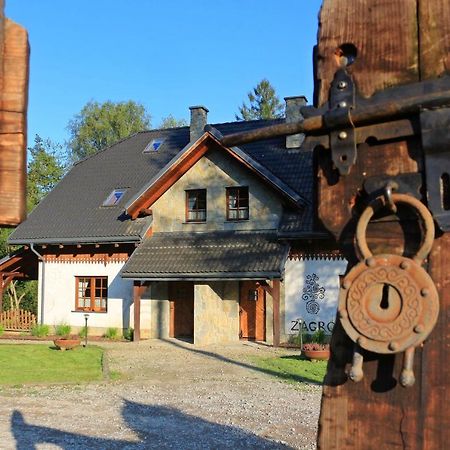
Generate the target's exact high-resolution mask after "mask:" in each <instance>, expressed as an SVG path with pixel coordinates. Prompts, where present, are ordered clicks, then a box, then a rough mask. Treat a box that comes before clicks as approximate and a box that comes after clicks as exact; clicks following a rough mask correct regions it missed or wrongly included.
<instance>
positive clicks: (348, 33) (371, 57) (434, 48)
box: [315, 0, 450, 450]
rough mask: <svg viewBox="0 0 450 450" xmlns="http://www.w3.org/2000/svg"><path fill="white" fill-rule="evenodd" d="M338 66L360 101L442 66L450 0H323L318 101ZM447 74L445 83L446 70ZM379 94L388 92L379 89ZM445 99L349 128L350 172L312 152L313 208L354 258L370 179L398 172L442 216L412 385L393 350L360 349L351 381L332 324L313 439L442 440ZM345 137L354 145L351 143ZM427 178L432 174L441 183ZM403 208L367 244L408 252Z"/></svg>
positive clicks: (449, 295)
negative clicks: (435, 306)
mask: <svg viewBox="0 0 450 450" xmlns="http://www.w3.org/2000/svg"><path fill="white" fill-rule="evenodd" d="M346 63H347V64H349V65H348V66H345V65H346ZM343 66H344V67H345V69H346V71H347V73H348V74H349V75H350V76H351V79H352V81H353V82H354V85H355V91H356V97H358V96H361V97H364V98H367V101H370V99H371V98H373V97H372V96H373V95H374V94H375V93H378V92H379V93H380V94H379V95H380V96H382V95H383V90H385V89H386V88H391V87H393V86H398V85H409V84H410V83H417V82H424V81H425V80H433V79H436V78H437V77H442V76H444V75H445V73H446V71H449V70H450V3H449V2H448V1H447V0H406V1H405V0H403V1H393V0H392V1H385V2H379V1H374V0H324V2H323V6H322V10H321V13H320V26H319V35H318V46H317V51H316V73H315V78H316V91H315V92H316V106H318V107H321V106H323V105H326V104H327V102H328V101H329V100H330V96H333V95H334V94H333V92H334V91H333V89H332V88H331V83H332V81H333V78H334V77H335V74H336V72H337V71H338V70H339V69H341V68H342V67H343ZM446 86H447V90H448V86H449V84H448V82H447V84H446ZM338 89H339V86H338ZM443 89H445V87H443ZM387 92H391V93H392V92H394V91H392V90H390V91H387ZM418 92H420V87H417V89H415V90H414V89H413V88H411V89H410V90H409V92H408V90H407V89H405V90H404V91H403V96H404V97H403V98H406V97H408V96H409V97H410V98H412V97H414V96H415V95H417V93H418ZM385 93H386V91H385ZM437 97H439V95H438V96H437ZM441 97H443V95H442V96H441ZM398 99H399V100H400V97H398ZM384 100H386V101H389V100H396V97H395V95H390V94H387V95H386V96H385V99H384ZM438 103H439V102H438ZM448 104H449V103H448V100H447V101H446V102H444V103H443V104H440V105H437V109H435V110H434V112H432V111H433V109H432V108H429V109H425V108H422V109H421V108H420V107H418V108H417V110H416V111H415V113H412V112H411V113H407V114H406V115H403V117H402V116H399V117H398V118H397V119H396V121H392V120H391V121H388V120H386V121H385V122H381V123H380V124H379V125H376V126H375V125H373V126H372V127H371V129H369V130H361V129H358V127H357V128H356V129H354V128H353V130H354V131H353V132H354V134H355V144H354V146H353V149H354V150H355V151H356V155H355V161H354V164H353V165H351V166H350V168H349V174H348V175H342V174H337V173H336V170H335V169H333V164H330V158H331V157H332V155H323V153H322V156H320V157H319V167H318V198H319V202H318V215H319V218H320V219H321V221H322V222H323V223H324V224H325V226H326V227H327V228H328V230H329V231H330V232H331V233H332V234H333V235H334V236H335V237H336V239H338V240H339V241H340V244H341V247H342V248H344V249H345V251H346V253H347V255H348V256H349V259H350V261H351V263H350V266H352V265H354V264H355V262H356V260H355V258H356V255H355V254H354V252H353V248H354V247H353V243H354V236H355V223H356V218H357V217H358V216H359V214H360V212H361V211H362V210H363V209H364V207H365V206H366V205H367V202H368V201H369V198H373V197H376V195H377V194H376V193H375V192H374V191H376V190H377V189H380V188H383V187H384V186H386V183H388V182H392V183H396V186H397V192H401V193H404V194H408V195H410V196H413V197H416V198H418V199H420V200H421V201H422V202H424V203H425V204H427V202H428V207H429V208H430V209H432V204H434V205H435V208H434V210H433V209H432V212H433V215H434V218H435V220H437V221H438V222H439V223H438V225H439V226H438V227H437V229H436V239H435V241H434V244H433V247H432V250H431V253H430V255H429V257H428V260H427V263H426V264H425V266H424V267H425V268H427V269H428V272H429V274H430V275H431V277H432V279H433V281H434V283H435V284H436V287H437V290H438V294H439V300H440V313H439V317H438V320H437V324H436V326H435V327H434V330H433V331H432V333H431V335H430V336H429V337H428V338H427V339H426V341H425V343H424V345H423V347H421V348H418V349H417V350H416V352H415V353H416V355H415V358H414V366H413V367H414V374H415V383H414V385H413V386H411V387H407V388H404V387H402V386H400V377H401V372H402V366H403V357H402V354H398V353H397V354H391V355H389V354H376V353H371V352H367V351H364V350H363V354H364V364H363V370H364V378H363V379H362V380H361V381H360V382H359V383H353V382H351V381H348V379H347V376H346V373H348V371H349V365H350V363H351V359H350V358H351V351H349V350H350V349H351V347H352V344H353V343H352V342H351V341H350V339H349V338H348V337H347V335H346V333H345V332H344V330H343V328H342V327H340V326H338V327H337V328H336V330H335V333H334V336H333V353H334V356H333V360H332V361H331V362H330V365H329V368H328V374H327V377H326V381H325V386H324V391H323V399H322V411H321V417H320V424H319V439H318V445H319V448H321V449H340V450H344V449H355V450H356V449H381V448H386V449H387V448H389V449H394V448H399V449H400V448H401V449H406V448H407V449H429V450H431V449H436V450H438V449H444V448H446V447H447V446H448V445H449V444H448V443H449V442H450V433H449V427H448V408H449V407H448V405H449V399H450V398H449V395H450V394H449V383H450V372H449V365H448V362H447V361H448V358H449V342H448V336H449V323H448V317H449V311H450V292H449V281H450V260H449V258H450V237H449V234H448V233H443V231H448V226H449V225H450V220H449V219H450V215H449V212H450V211H448V209H449V205H448V203H447V202H448V198H449V197H448V196H449V195H450V184H449V183H448V177H449V174H450V173H449V170H450V134H449V127H450V114H449V110H448V109H447V108H445V106H446V105H448ZM363 105H364V99H358V98H355V100H354V104H353V106H354V109H355V113H356V112H357V111H358V109H360V108H361V107H362V106H363ZM418 106H420V105H418ZM433 115H434V117H433ZM350 126H351V124H350ZM403 127H410V131H406V128H405V129H404V130H403V131H400V130H401V129H402V128H403ZM351 128H352V127H351ZM431 129H433V131H430V130H431ZM341 132H342V130H340V131H337V132H335V133H334V134H336V133H337V140H338V141H339V140H340V141H341V142H339V143H338V146H337V147H338V148H337V149H335V150H336V155H335V157H336V158H339V152H341V155H345V156H346V157H347V160H349V159H350V155H349V154H347V153H346V150H345V144H344V145H342V139H340V137H342V135H341V136H339V133H341ZM430 133H431V134H434V139H435V140H434V142H430V141H432V139H430V138H429V136H428V135H429V134H430ZM363 134H365V139H363V138H362V135H363ZM358 135H359V138H358ZM330 141H331V142H332V141H333V133H332V134H331V135H330ZM439 141H441V142H439ZM339 146H341V147H340V148H339ZM342 148H344V150H342ZM346 148H352V144H351V145H348V146H347V147H346ZM331 152H332V153H333V145H331ZM334 165H336V164H334ZM426 171H427V173H426ZM435 183H438V184H439V189H437V190H436V189H435V188H434V186H435ZM399 216H400V220H397V219H396V216H391V217H390V220H389V219H388V220H387V221H386V219H384V220H381V221H375V222H374V223H373V224H371V226H370V228H369V236H368V244H369V247H370V248H371V250H372V251H373V253H374V254H380V253H397V254H401V253H402V251H403V252H404V254H406V255H412V254H413V253H414V252H415V251H416V250H417V248H418V245H419V244H420V233H418V231H419V230H417V222H415V221H414V220H413V219H412V217H411V216H410V215H408V213H407V211H403V215H402V214H399ZM445 216H446V217H445ZM438 217H440V218H441V219H442V220H438ZM421 301H426V299H422V300H421Z"/></svg>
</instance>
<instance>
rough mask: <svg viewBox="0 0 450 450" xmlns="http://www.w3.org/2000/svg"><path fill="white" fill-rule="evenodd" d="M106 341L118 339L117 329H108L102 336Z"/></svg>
mask: <svg viewBox="0 0 450 450" xmlns="http://www.w3.org/2000/svg"><path fill="white" fill-rule="evenodd" d="M104 336H105V338H107V339H113V340H114V339H119V337H120V336H119V330H118V329H117V328H108V329H107V330H106V333H105V334H104Z"/></svg>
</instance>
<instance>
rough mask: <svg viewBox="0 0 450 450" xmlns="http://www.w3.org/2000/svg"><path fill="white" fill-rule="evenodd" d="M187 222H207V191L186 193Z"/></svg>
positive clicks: (195, 190)
mask: <svg viewBox="0 0 450 450" xmlns="http://www.w3.org/2000/svg"><path fill="white" fill-rule="evenodd" d="M186 222H206V189H193V190H190V191H186Z"/></svg>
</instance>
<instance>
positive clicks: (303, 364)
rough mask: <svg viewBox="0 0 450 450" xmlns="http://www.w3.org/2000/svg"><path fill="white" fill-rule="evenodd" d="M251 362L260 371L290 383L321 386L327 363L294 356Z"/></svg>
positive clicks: (256, 359) (260, 359) (258, 359)
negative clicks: (307, 383) (306, 383)
mask: <svg viewBox="0 0 450 450" xmlns="http://www.w3.org/2000/svg"><path fill="white" fill-rule="evenodd" d="M252 360H253V362H254V363H255V364H256V366H257V367H258V369H260V370H261V371H263V372H266V373H268V374H270V375H273V376H275V377H278V378H282V379H284V380H286V381H288V382H291V383H301V382H309V383H315V384H322V383H323V379H324V377H325V373H326V370H327V361H309V360H308V359H304V358H302V357H301V356H296V355H292V356H291V355H289V356H277V357H274V358H260V357H255V358H252Z"/></svg>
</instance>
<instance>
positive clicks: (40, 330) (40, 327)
mask: <svg viewBox="0 0 450 450" xmlns="http://www.w3.org/2000/svg"><path fill="white" fill-rule="evenodd" d="M49 333H50V327H49V326H48V325H44V324H37V325H35V326H34V327H33V328H32V329H31V335H32V336H37V337H45V336H48V335H49Z"/></svg>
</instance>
